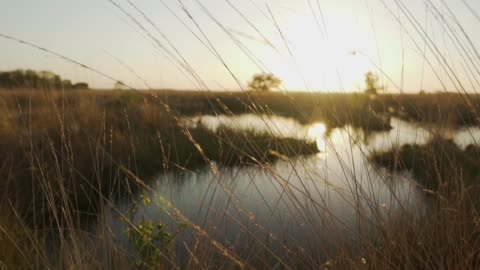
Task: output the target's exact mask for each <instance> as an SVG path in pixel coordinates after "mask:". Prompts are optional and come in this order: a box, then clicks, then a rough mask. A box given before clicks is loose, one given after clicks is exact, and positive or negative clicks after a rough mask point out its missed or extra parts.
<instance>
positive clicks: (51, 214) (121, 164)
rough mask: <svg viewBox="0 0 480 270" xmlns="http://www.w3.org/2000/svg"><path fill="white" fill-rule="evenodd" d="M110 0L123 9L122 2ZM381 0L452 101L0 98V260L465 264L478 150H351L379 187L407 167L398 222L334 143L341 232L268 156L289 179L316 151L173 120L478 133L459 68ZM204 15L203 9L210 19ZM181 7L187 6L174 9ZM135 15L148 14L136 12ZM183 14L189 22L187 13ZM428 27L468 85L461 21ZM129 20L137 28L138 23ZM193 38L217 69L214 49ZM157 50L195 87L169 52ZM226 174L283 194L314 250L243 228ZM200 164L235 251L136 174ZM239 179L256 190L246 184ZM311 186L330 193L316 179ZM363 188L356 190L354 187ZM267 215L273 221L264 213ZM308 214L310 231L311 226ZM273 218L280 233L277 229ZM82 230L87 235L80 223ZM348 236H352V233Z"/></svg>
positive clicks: (25, 264) (249, 220)
mask: <svg viewBox="0 0 480 270" xmlns="http://www.w3.org/2000/svg"><path fill="white" fill-rule="evenodd" d="M111 2H112V3H114V6H115V7H117V8H120V9H121V10H122V11H123V12H125V13H126V14H127V15H128V11H126V10H124V9H122V6H121V5H119V4H117V3H116V2H114V1H111ZM129 3H130V4H131V5H133V3H131V2H130V1H129ZM381 3H384V4H385V2H383V1H381ZM394 3H395V8H396V9H397V10H398V12H399V13H401V14H402V16H403V20H404V21H402V19H401V18H400V17H399V16H398V12H393V11H392V7H391V6H389V5H386V4H385V8H386V9H387V10H388V11H390V12H391V15H392V17H393V18H394V19H395V20H399V22H400V23H405V24H408V25H409V26H410V28H408V29H405V31H406V32H407V34H408V35H409V36H410V37H411V38H412V39H413V41H414V43H415V44H416V45H418V44H417V43H418V42H419V40H423V41H424V43H425V47H427V48H428V49H429V50H430V51H431V53H432V54H433V58H434V59H433V60H431V61H428V63H429V64H431V65H433V63H435V64H436V65H438V66H439V68H440V69H443V70H444V71H445V72H446V73H447V75H448V78H449V79H450V80H451V81H453V85H455V88H456V89H455V90H456V91H457V93H456V94H455V95H451V94H449V95H428V96H421V97H420V96H406V95H399V96H397V95H389V96H387V95H383V96H378V97H377V99H376V100H375V101H372V100H370V99H369V97H367V96H364V95H328V98H327V97H325V96H318V97H317V98H312V95H311V94H304V95H301V94H289V95H280V94H251V93H248V92H242V93H239V94H231V93H222V94H218V93H217V94H212V93H210V92H207V93H202V94H198V93H195V94H193V93H188V94H185V93H182V94H178V93H176V92H139V91H133V90H132V91H125V92H119V91H116V92H101V91H82V92H62V91H58V92H53V91H34V92H33V91H29V90H25V91H13V92H12V91H10V92H1V93H0V102H1V104H0V110H1V111H0V127H1V129H0V147H1V149H2V151H1V152H0V161H1V163H0V175H1V178H2V180H1V183H0V190H1V192H2V194H1V200H0V209H1V212H2V213H3V214H2V215H1V216H0V222H1V223H0V236H1V237H0V241H1V242H0V262H1V263H2V265H0V266H3V265H6V266H7V267H11V268H14V267H17V268H73V269H95V268H99V269H104V268H111V269H131V268H161V269H163V268H202V269H203V268H222V269H230V268H232V269H236V268H286V269H292V268H315V269H318V268H326V269H330V268H334V269H397V268H398V269H477V268H478V267H479V260H480V258H479V251H480V242H479V238H478V237H479V217H478V201H477V200H476V197H477V196H476V194H477V192H478V169H477V167H476V166H478V162H479V161H478V153H477V146H476V145H474V146H472V147H470V148H469V149H467V150H461V149H458V148H457V147H456V146H454V145H452V143H451V142H445V141H442V140H439V141H435V140H434V141H432V142H431V143H429V144H427V145H425V146H405V147H403V148H401V149H394V150H392V151H391V152H388V153H383V154H378V153H367V152H365V153H363V154H364V155H365V156H369V157H370V155H371V156H372V158H371V159H372V160H374V161H376V163H377V165H385V166H386V167H387V170H384V169H382V168H380V167H375V172H376V173H378V174H379V175H380V176H381V179H382V181H384V182H385V183H386V184H387V186H388V184H389V183H388V181H390V180H391V179H392V178H391V177H390V176H391V174H392V173H393V174H396V173H399V171H400V170H408V169H410V170H412V171H413V175H414V176H416V177H417V181H415V182H414V184H415V185H416V186H417V188H418V191H420V192H421V193H422V194H423V195H424V196H425V202H426V203H425V204H426V206H427V210H425V211H420V209H419V211H418V213H413V214H412V213H411V209H409V207H408V206H407V205H402V202H401V200H400V199H399V198H397V197H396V196H395V194H394V193H392V195H391V198H390V200H391V201H393V202H395V204H396V205H398V207H396V208H395V214H392V213H391V212H389V213H388V214H386V215H385V214H384V213H385V212H384V207H383V206H382V205H380V204H379V203H378V201H377V199H376V198H375V197H372V196H371V194H372V192H370V191H371V190H370V188H372V185H371V184H369V182H368V181H373V180H372V179H373V177H372V179H360V176H358V175H357V174H356V173H357V172H356V170H355V164H356V162H358V161H356V160H352V159H349V158H348V157H347V158H344V157H343V156H341V155H340V154H339V153H338V152H336V149H334V153H333V155H332V157H331V158H335V159H343V160H341V164H343V165H342V166H341V168H340V169H339V172H340V173H341V174H343V176H344V177H345V179H346V182H347V184H346V186H345V187H344V188H343V191H344V192H346V193H347V195H346V197H348V199H347V200H348V201H349V202H351V206H352V209H354V214H353V215H355V217H356V222H355V224H343V223H342V220H341V218H340V217H338V216H337V215H336V213H335V212H334V210H333V209H329V208H328V207H326V206H327V203H326V201H327V200H328V196H329V195H328V194H324V196H322V197H320V200H317V199H316V198H314V197H313V196H312V193H311V192H313V191H312V190H310V188H311V187H310V186H309V185H308V183H309V182H308V181H309V179H302V181H301V185H300V186H293V185H292V184H291V183H290V178H288V177H285V176H283V175H282V174H281V173H279V172H278V171H275V169H274V167H273V166H272V163H273V162H274V160H278V159H281V160H284V161H285V162H286V164H289V165H291V166H292V168H293V170H292V174H294V175H296V176H297V177H301V176H302V174H300V172H299V171H300V170H304V169H305V168H306V167H307V166H308V164H301V163H298V162H297V163H295V162H294V159H293V157H294V156H297V155H307V154H315V153H316V152H317V151H318V149H316V147H315V144H313V143H312V142H305V141H302V140H299V139H285V138H277V137H275V136H273V134H268V133H267V134H258V133H253V132H240V131H238V130H233V129H229V128H227V127H223V128H221V129H219V131H217V132H213V131H211V130H209V129H208V128H206V127H204V126H202V125H201V124H199V125H198V126H197V127H188V126H186V125H185V123H184V122H183V121H182V117H184V116H191V115H195V114H205V113H207V114H215V115H217V114H221V113H222V114H233V113H244V112H251V113H267V114H268V113H270V114H272V113H273V114H279V115H287V116H291V117H294V118H296V119H298V120H300V121H301V122H303V123H307V122H313V121H315V120H323V121H326V122H327V125H330V127H331V128H333V127H338V126H344V125H346V124H351V125H352V126H355V127H360V128H363V129H365V130H366V131H369V130H370V131H372V130H384V129H386V128H389V125H386V123H388V120H385V119H388V117H390V116H392V115H394V116H400V117H403V118H405V119H411V120H415V121H420V122H422V123H426V122H435V121H440V122H441V123H440V124H442V125H459V124H460V125H464V124H475V125H478V100H477V97H476V96H473V95H468V94H466V89H465V86H464V84H463V83H462V81H461V80H459V76H458V74H456V72H455V71H454V70H453V69H452V67H451V65H450V64H449V63H448V62H447V61H444V56H443V55H442V53H441V52H440V51H439V50H438V47H437V45H436V44H434V43H433V41H432V40H431V39H430V38H428V33H426V32H425V29H423V28H422V26H421V24H419V22H418V21H416V19H415V17H414V16H413V15H412V14H411V12H410V11H409V9H408V7H407V6H406V5H405V4H404V3H402V2H401V1H394ZM133 6H134V5H133ZM134 7H135V6H134ZM202 7H203V6H202ZM430 8H431V10H430V12H432V13H435V14H437V13H440V11H439V10H438V9H437V6H436V5H434V4H430ZM202 10H203V12H205V13H206V14H207V15H209V16H211V14H209V13H208V10H205V8H203V9H202ZM448 11H449V10H448V9H447V12H448ZM184 12H186V13H188V12H189V11H188V10H187V9H186V8H185V9H184ZM271 15H272V17H273V18H272V19H273V21H275V18H274V16H273V14H271ZM437 15H438V14H437ZM450 15H452V14H450ZM142 17H146V15H145V14H143V13H142ZM189 18H190V19H191V20H194V17H193V16H190V17H189ZM438 18H440V20H444V21H442V23H445V24H446V25H447V26H448V27H447V28H446V30H445V31H446V35H447V36H448V37H449V38H450V41H451V42H452V43H454V44H456V45H458V47H457V49H458V50H459V51H460V54H461V56H462V60H463V61H464V64H465V65H466V66H467V67H469V70H470V71H471V72H467V74H466V76H467V78H469V79H470V80H474V79H475V78H476V77H477V74H476V73H475V72H472V71H474V70H475V68H478V57H476V56H475V52H476V49H475V46H474V45H473V44H471V42H469V39H468V36H465V35H464V32H463V31H462V28H461V26H459V25H456V24H452V22H451V21H446V20H445V18H444V17H442V16H438ZM146 19H148V17H147V18H146ZM212 19H213V18H212ZM246 19H247V20H248V18H246ZM134 22H135V24H140V22H139V21H138V20H134ZM150 23H152V22H151V21H150ZM217 23H218V24H220V23H219V22H217ZM195 25H196V26H197V28H198V29H199V31H200V32H201V33H202V34H203V36H204V38H205V39H206V40H207V41H208V38H207V37H206V36H205V34H204V32H203V31H202V28H201V25H198V24H197V23H196V22H195ZM220 25H221V24H220ZM277 27H278V25H277ZM141 29H142V31H145V32H147V33H146V34H148V36H149V37H150V38H152V39H153V40H154V41H158V40H156V38H155V37H156V35H157V34H159V33H157V34H155V33H151V32H148V30H147V29H145V28H141ZM222 29H224V30H225V31H227V32H228V30H227V29H225V28H222ZM278 30H279V31H280V32H281V29H278ZM420 37H423V38H422V39H420ZM202 40H203V39H202ZM170 45H171V46H172V47H174V46H173V44H170ZM203 45H204V46H207V47H208V48H209V49H210V51H211V52H212V54H213V55H214V56H215V57H216V58H217V59H218V60H219V61H221V62H222V63H224V62H223V59H222V57H221V55H220V54H219V53H218V52H217V51H216V50H215V46H214V44H211V43H210V42H206V43H203ZM35 47H36V48H37V49H42V48H41V47H38V46H35ZM161 49H162V50H164V51H165V52H167V53H168V55H169V57H170V58H169V59H171V60H172V61H173V62H174V63H175V64H177V65H179V66H180V67H182V68H183V69H184V71H185V72H187V73H190V75H191V77H192V78H193V79H194V80H196V81H197V82H198V83H199V84H202V81H201V78H199V77H198V75H197V74H196V73H195V71H194V70H192V69H191V67H190V66H189V65H188V62H187V61H186V60H185V59H184V58H183V57H182V55H181V54H180V53H179V52H178V51H175V50H173V51H170V50H166V49H165V48H164V47H162V48H161ZM57 56H58V55H57ZM62 58H63V59H65V60H66V61H71V60H70V59H69V58H67V57H62ZM434 60H436V61H434ZM73 62H74V63H78V62H75V61H73ZM78 64H80V63H78ZM225 66H226V67H227V68H228V66H227V65H225ZM229 71H230V70H229ZM104 75H105V74H104ZM232 75H233V76H234V74H232ZM105 76H107V77H108V78H110V79H113V78H112V77H109V76H108V75H105ZM234 77H235V76H234ZM452 97H453V98H452ZM432 99H436V100H437V101H436V102H435V101H433V100H432ZM452 100H453V101H455V102H454V105H452V103H451V102H452ZM433 103H434V104H433ZM400 132H401V131H400ZM350 139H351V140H350V141H349V142H346V144H349V146H350V150H351V151H353V148H354V142H353V141H354V135H353V134H351V138H350ZM231 165H235V166H239V167H244V166H254V167H256V168H260V169H261V170H263V171H265V172H267V173H268V174H269V175H271V176H272V178H273V179H274V180H275V181H276V182H275V183H276V184H279V186H280V187H281V190H280V191H279V192H280V193H281V194H282V196H285V198H287V199H288V200H289V201H290V202H291V205H292V206H294V207H292V208H289V209H288V211H287V210H286V213H285V214H286V215H292V216H295V217H299V218H298V220H295V222H298V223H302V224H303V226H304V227H305V228H307V229H308V231H309V232H311V237H310V238H311V239H310V240H311V242H309V244H311V243H315V244H314V245H308V246H306V248H305V247H303V246H301V245H294V244H290V243H292V242H290V241H287V240H288V239H287V240H286V238H282V237H281V235H280V236H278V235H275V234H276V233H274V232H273V228H269V227H265V226H264V225H262V224H261V223H259V222H257V220H258V218H259V217H255V215H254V214H253V212H252V211H251V209H248V207H246V206H244V205H242V203H241V202H240V200H239V199H238V196H239V194H237V193H236V190H235V187H236V185H235V183H231V182H228V181H225V179H224V178H223V176H222V171H221V168H224V167H226V166H231ZM199 168H208V169H209V170H210V171H211V172H212V175H213V178H214V180H215V181H213V182H214V183H215V185H216V186H215V187H216V188H218V190H219V192H222V193H223V194H224V195H225V197H226V198H227V200H228V202H229V203H231V204H232V205H233V207H234V209H235V211H236V212H235V213H233V212H232V211H229V210H228V209H222V208H218V207H220V205H215V204H213V203H212V202H210V203H208V202H207V203H206V207H207V208H208V209H209V211H211V212H213V213H219V212H220V213H221V214H222V215H223V216H224V218H225V219H228V220H229V221H230V222H231V223H232V224H236V226H238V227H239V228H240V229H239V230H238V232H239V233H238V237H237V238H238V241H237V242H236V243H235V244H231V245H228V243H226V242H225V241H221V239H222V237H223V235H221V233H220V235H215V234H214V233H213V232H212V230H211V229H212V228H213V227H214V226H215V224H213V225H209V224H208V221H209V220H208V216H207V215H206V216H205V219H206V222H205V223H204V224H196V223H195V222H193V221H192V220H191V219H190V218H189V217H188V216H186V215H185V214H184V213H182V212H181V211H180V210H179V208H177V207H176V206H175V203H174V202H171V201H169V200H168V199H167V198H166V197H165V196H163V195H162V193H161V192H159V191H158V190H156V189H155V188H154V186H153V185H152V184H151V183H152V182H151V181H150V180H152V178H153V176H154V175H155V174H157V173H159V172H163V173H164V174H165V175H167V174H168V173H182V172H183V173H184V172H193V173H195V172H196V171H198V169H199ZM314 176H315V175H314ZM250 177H251V179H250V180H251V182H252V183H255V180H256V177H255V176H254V175H251V176H250ZM317 177H318V176H317ZM393 179H396V178H393ZM315 180H318V181H324V182H326V183H327V184H328V179H315ZM362 181H367V184H366V185H362V184H361V183H362ZM233 182H234V181H233ZM390 184H391V183H390ZM272 186H273V185H272ZM390 186H391V185H390ZM332 189H334V190H335V189H339V187H335V186H333V187H332ZM317 191H318V190H317ZM139 194H141V195H139ZM144 194H149V195H148V196H145V195H144ZM125 198H127V200H130V201H132V202H133V206H134V207H133V209H129V210H128V209H127V210H125V209H124V208H122V206H121V205H120V203H119V202H120V201H121V200H125ZM287 199H286V200H287ZM154 200H155V202H157V203H158V204H159V205H161V206H159V208H160V209H161V211H163V212H165V216H166V217H168V219H170V220H171V221H172V222H173V223H174V224H175V225H176V226H174V227H167V228H166V227H164V226H159V227H157V228H155V227H152V226H153V223H151V222H153V221H151V220H149V219H148V217H147V216H144V218H143V219H141V221H140V222H139V221H138V218H136V217H138V216H139V215H140V216H142V213H138V212H137V211H139V210H138V206H139V204H144V205H149V204H151V203H152V201H154ZM109 211H112V212H114V213H115V214H116V216H119V217H120V218H121V220H122V222H124V223H125V225H126V226H127V227H128V228H129V233H128V235H129V236H130V238H129V240H130V241H129V245H124V244H123V243H122V241H121V239H119V238H121V236H119V235H118V234H116V233H114V232H113V230H112V228H111V227H109V225H110V224H111V223H109V221H108V220H106V217H107V216H108V215H106V213H107V212H109ZM270 214H271V215H272V217H273V216H275V209H272V210H271V213H270ZM319 216H321V217H322V218H323V220H322V222H319V221H318V218H315V217H319ZM279 223H280V224H278V225H279V226H280V227H281V226H282V225H283V224H282V223H281V221H279ZM92 224H94V229H92V228H91V227H89V226H92ZM183 226H186V227H187V228H188V229H187V230H188V232H186V233H188V234H189V235H190V236H191V237H190V238H189V239H188V240H184V239H183V240H182V238H181V235H182V234H183V233H185V232H183V231H182V230H180V229H178V228H181V227H183ZM177 229H178V230H177ZM227 229H228V228H227ZM258 232H260V233H258ZM281 233H282V232H280V234H281ZM325 233H328V234H330V235H332V236H334V239H335V243H327V242H325V237H324V234H325ZM351 234H353V235H355V236H354V237H353V238H354V239H353V240H352V239H351V238H350V237H349V235H351ZM285 235H287V236H288V233H285ZM177 239H178V241H177ZM219 239H220V240H219ZM170 245H172V246H173V247H172V246H170ZM179 246H182V247H183V248H184V249H185V250H186V255H185V254H184V255H182V256H183V257H180V256H179V254H177V253H176V252H175V251H176V250H177V247H179ZM172 250H173V251H172Z"/></svg>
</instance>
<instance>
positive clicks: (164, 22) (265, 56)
mask: <svg viewBox="0 0 480 270" xmlns="http://www.w3.org/2000/svg"><path fill="white" fill-rule="evenodd" d="M1 1H2V2H1V9H0V33H3V34H6V35H11V36H14V37H17V38H20V39H23V40H26V41H29V42H32V43H34V44H36V45H39V46H42V47H45V48H48V49H50V50H53V51H55V52H58V53H60V54H62V55H65V56H67V57H70V58H72V59H75V60H77V61H79V62H81V63H83V64H85V65H88V66H91V67H93V68H95V69H98V70H100V71H102V72H104V73H106V74H109V75H111V76H112V77H114V78H117V79H119V80H122V81H124V82H125V83H127V84H129V85H131V86H134V87H137V88H148V87H151V88H175V89H206V88H208V89H212V90H214V89H215V90H217V89H219V90H223V89H229V90H233V89H240V88H241V87H245V82H246V81H248V80H249V78H250V77H251V76H252V74H254V73H258V72H261V71H266V72H272V73H274V74H275V75H277V76H278V77H279V78H281V79H282V81H283V84H282V86H283V88H285V89H286V90H310V91H335V92H338V91H342V92H343V91H344V92H349V91H359V90H361V89H362V88H363V87H364V86H363V74H364V73H365V72H367V71H369V70H372V71H374V72H375V73H377V74H379V75H380V77H381V81H382V82H383V83H384V84H385V85H386V87H387V90H388V91H389V92H392V93H397V92H399V91H400V90H404V91H405V92H418V90H419V89H422V88H423V89H428V90H442V89H443V88H448V89H449V90H452V91H454V90H456V89H458V84H457V85H455V84H453V83H452V82H451V81H450V79H449V77H448V73H447V71H445V70H444V68H445V62H447V63H448V64H449V66H450V68H451V69H452V70H453V71H455V74H457V75H458V76H459V80H460V81H461V82H462V83H463V86H464V88H465V89H467V90H469V91H476V90H477V89H478V88H479V87H480V84H479V81H480V80H477V79H478V78H477V76H479V74H480V73H479V72H478V70H477V68H479V69H480V59H479V58H478V55H477V54H476V51H475V49H476V48H475V46H476V47H477V48H478V46H480V32H479V31H476V29H478V27H479V26H480V18H479V17H478V13H480V1H476V0H459V1H457V0H455V1H447V0H443V1H442V0H438V1H433V0H432V1H429V0H425V1H424V0H409V1H399V2H398V3H400V2H402V3H403V5H405V8H407V9H408V12H411V14H412V17H413V18H415V20H416V21H417V22H418V23H419V25H418V27H417V29H418V28H421V29H424V30H426V34H427V35H428V38H427V39H430V40H431V42H432V44H435V47H432V46H428V45H425V44H426V42H425V33H418V32H416V30H415V27H413V26H412V24H411V23H410V22H409V18H407V16H406V15H405V13H404V11H405V10H403V11H402V8H403V6H400V5H398V4H396V2H395V0H318V1H316V0H302V1H299V0H270V1H265V0H242V1H239V0H228V1H227V0H208V1H207V0H204V1H200V0H198V1H197V0H182V1H179V0H142V1H140V0H131V2H132V3H134V4H135V5H136V6H137V7H138V8H139V9H140V10H141V12H143V13H144V14H145V15H146V17H148V19H149V20H151V22H153V24H155V26H156V27H157V29H156V28H155V27H153V26H152V25H151V24H150V22H149V21H148V19H146V18H145V17H144V16H142V14H141V13H140V12H139V11H138V10H135V8H134V7H133V6H132V5H130V4H129V2H128V0H115V1H114V2H115V3H117V4H118V5H120V6H121V7H122V8H123V9H124V10H125V11H126V12H127V13H128V14H129V15H131V16H133V18H134V20H135V21H134V20H132V18H131V17H129V15H126V14H125V13H123V12H122V11H121V10H119V9H118V8H117V7H116V6H115V5H114V4H112V2H110V1H108V0H84V1H73V0H45V1H33V0H15V1H7V0H1ZM428 3H429V4H428ZM181 4H183V5H184V6H183V8H184V9H183V8H182V6H181ZM447 7H448V9H447ZM437 10H438V11H439V12H440V13H441V14H442V16H443V19H444V20H443V21H441V18H440V17H439V16H438V14H436V12H437ZM450 11H451V13H450ZM472 11H473V12H472ZM189 15H190V16H191V18H193V19H194V20H192V19H191V18H190V16H189ZM396 17H397V18H398V20H397V18H396ZM137 22H138V23H139V24H141V25H142V26H141V27H140V26H139V25H138V24H137ZM457 22H458V23H459V24H461V25H462V27H463V30H464V31H465V33H466V34H467V35H468V38H469V39H470V40H467V39H466V38H465V36H463V33H462V29H460V28H458V25H457ZM449 27H450V28H452V29H453V30H454V33H455V34H456V35H457V37H458V38H460V39H461V40H462V42H461V45H462V46H464V48H462V46H460V44H455V43H454V42H453V41H452V38H453V39H454V38H455V37H454V36H451V34H450V32H449V30H448V28H449ZM142 28H143V29H145V31H144V30H143V29H142ZM470 42H471V43H470ZM437 50H438V51H437ZM462 54H463V55H462ZM438 55H441V56H442V57H444V59H443V58H441V57H438ZM467 55H468V56H467ZM0 59H1V60H0V70H11V69H17V68H32V69H37V70H51V71H53V72H55V73H58V74H60V75H61V76H62V77H65V78H71V79H73V80H74V81H86V82H88V83H90V85H91V86H92V87H96V88H112V87H113V85H114V82H112V81H111V80H109V79H106V78H104V77H101V76H99V75H97V74H95V73H94V72H91V71H88V70H86V69H84V68H81V67H79V66H77V65H74V64H72V63H68V62H67V61H65V60H62V59H59V58H58V57H54V56H52V55H49V54H47V53H45V52H42V51H39V50H36V49H33V48H31V47H28V46H25V45H23V44H19V43H18V42H13V41H11V40H6V39H2V38H0ZM439 63H440V64H439Z"/></svg>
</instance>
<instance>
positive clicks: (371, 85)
mask: <svg viewBox="0 0 480 270" xmlns="http://www.w3.org/2000/svg"><path fill="white" fill-rule="evenodd" d="M365 86H366V88H365V94H369V95H376V94H377V91H378V90H382V89H383V87H381V86H378V76H377V75H375V74H373V72H371V71H369V72H367V73H365Z"/></svg>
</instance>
